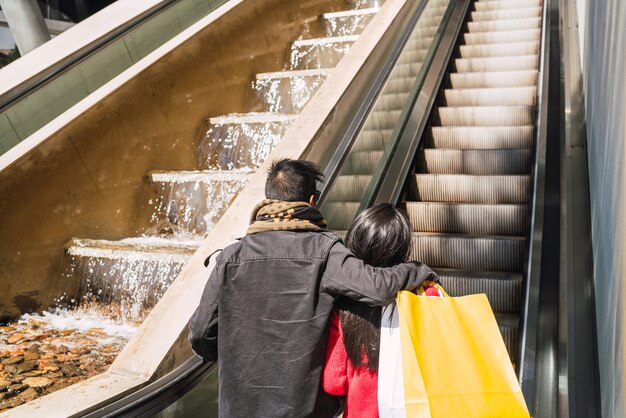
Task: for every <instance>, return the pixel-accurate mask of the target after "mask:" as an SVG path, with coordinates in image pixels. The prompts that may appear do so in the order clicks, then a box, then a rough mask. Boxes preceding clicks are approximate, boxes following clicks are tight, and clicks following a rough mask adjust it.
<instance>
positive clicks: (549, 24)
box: [518, 0, 558, 413]
mask: <svg viewBox="0 0 626 418" xmlns="http://www.w3.org/2000/svg"><path fill="white" fill-rule="evenodd" d="M551 7H552V0H544V2H543V10H542V29H541V46H540V53H539V56H540V63H539V78H538V83H539V84H538V86H537V99H536V102H537V106H538V109H537V114H536V119H535V141H534V142H535V146H534V151H533V158H534V162H535V163H534V165H533V168H532V173H531V175H532V177H531V178H532V179H533V181H532V191H533V194H532V196H533V200H532V206H531V221H530V225H529V229H528V237H529V239H528V242H527V260H526V263H525V288H524V295H523V298H524V299H523V303H524V304H523V312H522V316H523V319H524V325H523V327H522V328H521V330H520V340H519V341H520V350H519V363H518V364H519V381H520V385H521V388H522V393H523V394H524V399H525V400H526V404H527V406H528V408H529V410H530V411H531V413H534V412H535V411H534V409H535V408H534V405H535V396H536V395H537V394H536V391H535V386H536V374H537V354H538V346H537V343H538V341H537V340H538V330H539V292H540V287H541V267H542V254H543V250H544V248H543V231H544V203H545V188H546V148H547V138H548V129H549V127H548V124H549V120H548V109H549V103H548V101H549V96H550V91H549V89H550V88H551V87H553V86H551V85H550V79H551V77H553V76H551V74H550V72H551V71H554V70H555V69H554V68H551V67H550V61H551V54H553V53H554V51H552V47H551V43H553V42H558V40H557V39H552V36H553V35H552V34H551V32H552V31H553V29H554V26H553V25H554V24H555V22H554V21H553V17H552V16H551V12H550V10H551ZM556 70H557V71H558V69H556ZM555 105H556V103H552V104H551V105H550V106H555ZM545 395H546V394H543V395H542V394H539V396H545Z"/></svg>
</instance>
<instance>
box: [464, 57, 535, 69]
mask: <svg viewBox="0 0 626 418" xmlns="http://www.w3.org/2000/svg"><path fill="white" fill-rule="evenodd" d="M538 66H539V56H538V55H523V56H517V57H492V58H457V59H455V60H454V67H455V69H456V71H457V72H459V73H471V72H480V71H522V70H537V68H538Z"/></svg>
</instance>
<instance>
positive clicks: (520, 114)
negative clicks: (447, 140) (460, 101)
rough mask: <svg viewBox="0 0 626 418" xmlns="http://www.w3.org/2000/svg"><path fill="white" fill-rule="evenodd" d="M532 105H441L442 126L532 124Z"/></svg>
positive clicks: (439, 110) (438, 110) (438, 112)
mask: <svg viewBox="0 0 626 418" xmlns="http://www.w3.org/2000/svg"><path fill="white" fill-rule="evenodd" d="M534 113H535V109H534V107H532V106H489V107H487V106H484V107H440V108H438V109H437V114H438V116H439V120H440V122H441V125H442V126H494V127H496V126H523V125H532V123H533V121H534Z"/></svg>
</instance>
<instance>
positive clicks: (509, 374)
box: [397, 292, 530, 418]
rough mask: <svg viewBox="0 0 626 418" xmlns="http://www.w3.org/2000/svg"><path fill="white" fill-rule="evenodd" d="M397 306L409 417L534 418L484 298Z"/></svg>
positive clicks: (420, 299)
mask: <svg viewBox="0 0 626 418" xmlns="http://www.w3.org/2000/svg"><path fill="white" fill-rule="evenodd" d="M397 302H398V314H399V319H400V340H401V351H402V370H403V376H404V396H405V403H406V417H407V418H414V417H415V418H422V417H432V418H454V417H463V418H470V417H476V418H478V417H481V418H485V417H507V418H512V417H529V416H530V415H529V413H528V409H527V408H526V403H525V402H524V398H523V396H522V391H521V388H520V386H519V383H518V381H517V378H516V376H515V371H514V370H513V366H512V364H511V360H510V358H509V355H508V353H507V351H506V347H505V345H504V341H503V340H502V336H501V334H500V331H499V329H498V325H497V323H496V319H495V317H494V315H493V312H492V310H491V306H490V305H489V301H488V300H487V297H486V296H485V295H471V296H463V297H458V298H451V297H443V298H437V297H424V296H417V295H414V294H413V293H411V292H400V293H399V294H398V300H397Z"/></svg>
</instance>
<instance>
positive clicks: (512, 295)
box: [435, 269, 523, 314]
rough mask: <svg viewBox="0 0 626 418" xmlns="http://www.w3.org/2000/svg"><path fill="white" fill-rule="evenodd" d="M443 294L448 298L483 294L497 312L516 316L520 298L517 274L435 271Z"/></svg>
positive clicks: (518, 275) (520, 285)
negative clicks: (448, 296) (443, 291)
mask: <svg viewBox="0 0 626 418" xmlns="http://www.w3.org/2000/svg"><path fill="white" fill-rule="evenodd" d="M435 272H436V273H437V275H439V280H440V281H441V285H442V286H443V288H444V289H445V291H446V292H447V293H448V294H449V295H450V296H452V297H456V296H465V295H475V294H480V293H484V294H486V295H487V299H489V303H490V304H491V309H492V310H493V311H494V312H497V313H507V314H516V313H519V311H520V302H521V298H522V281H523V275H522V274H521V273H504V272H495V271H467V270H455V269H435Z"/></svg>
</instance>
